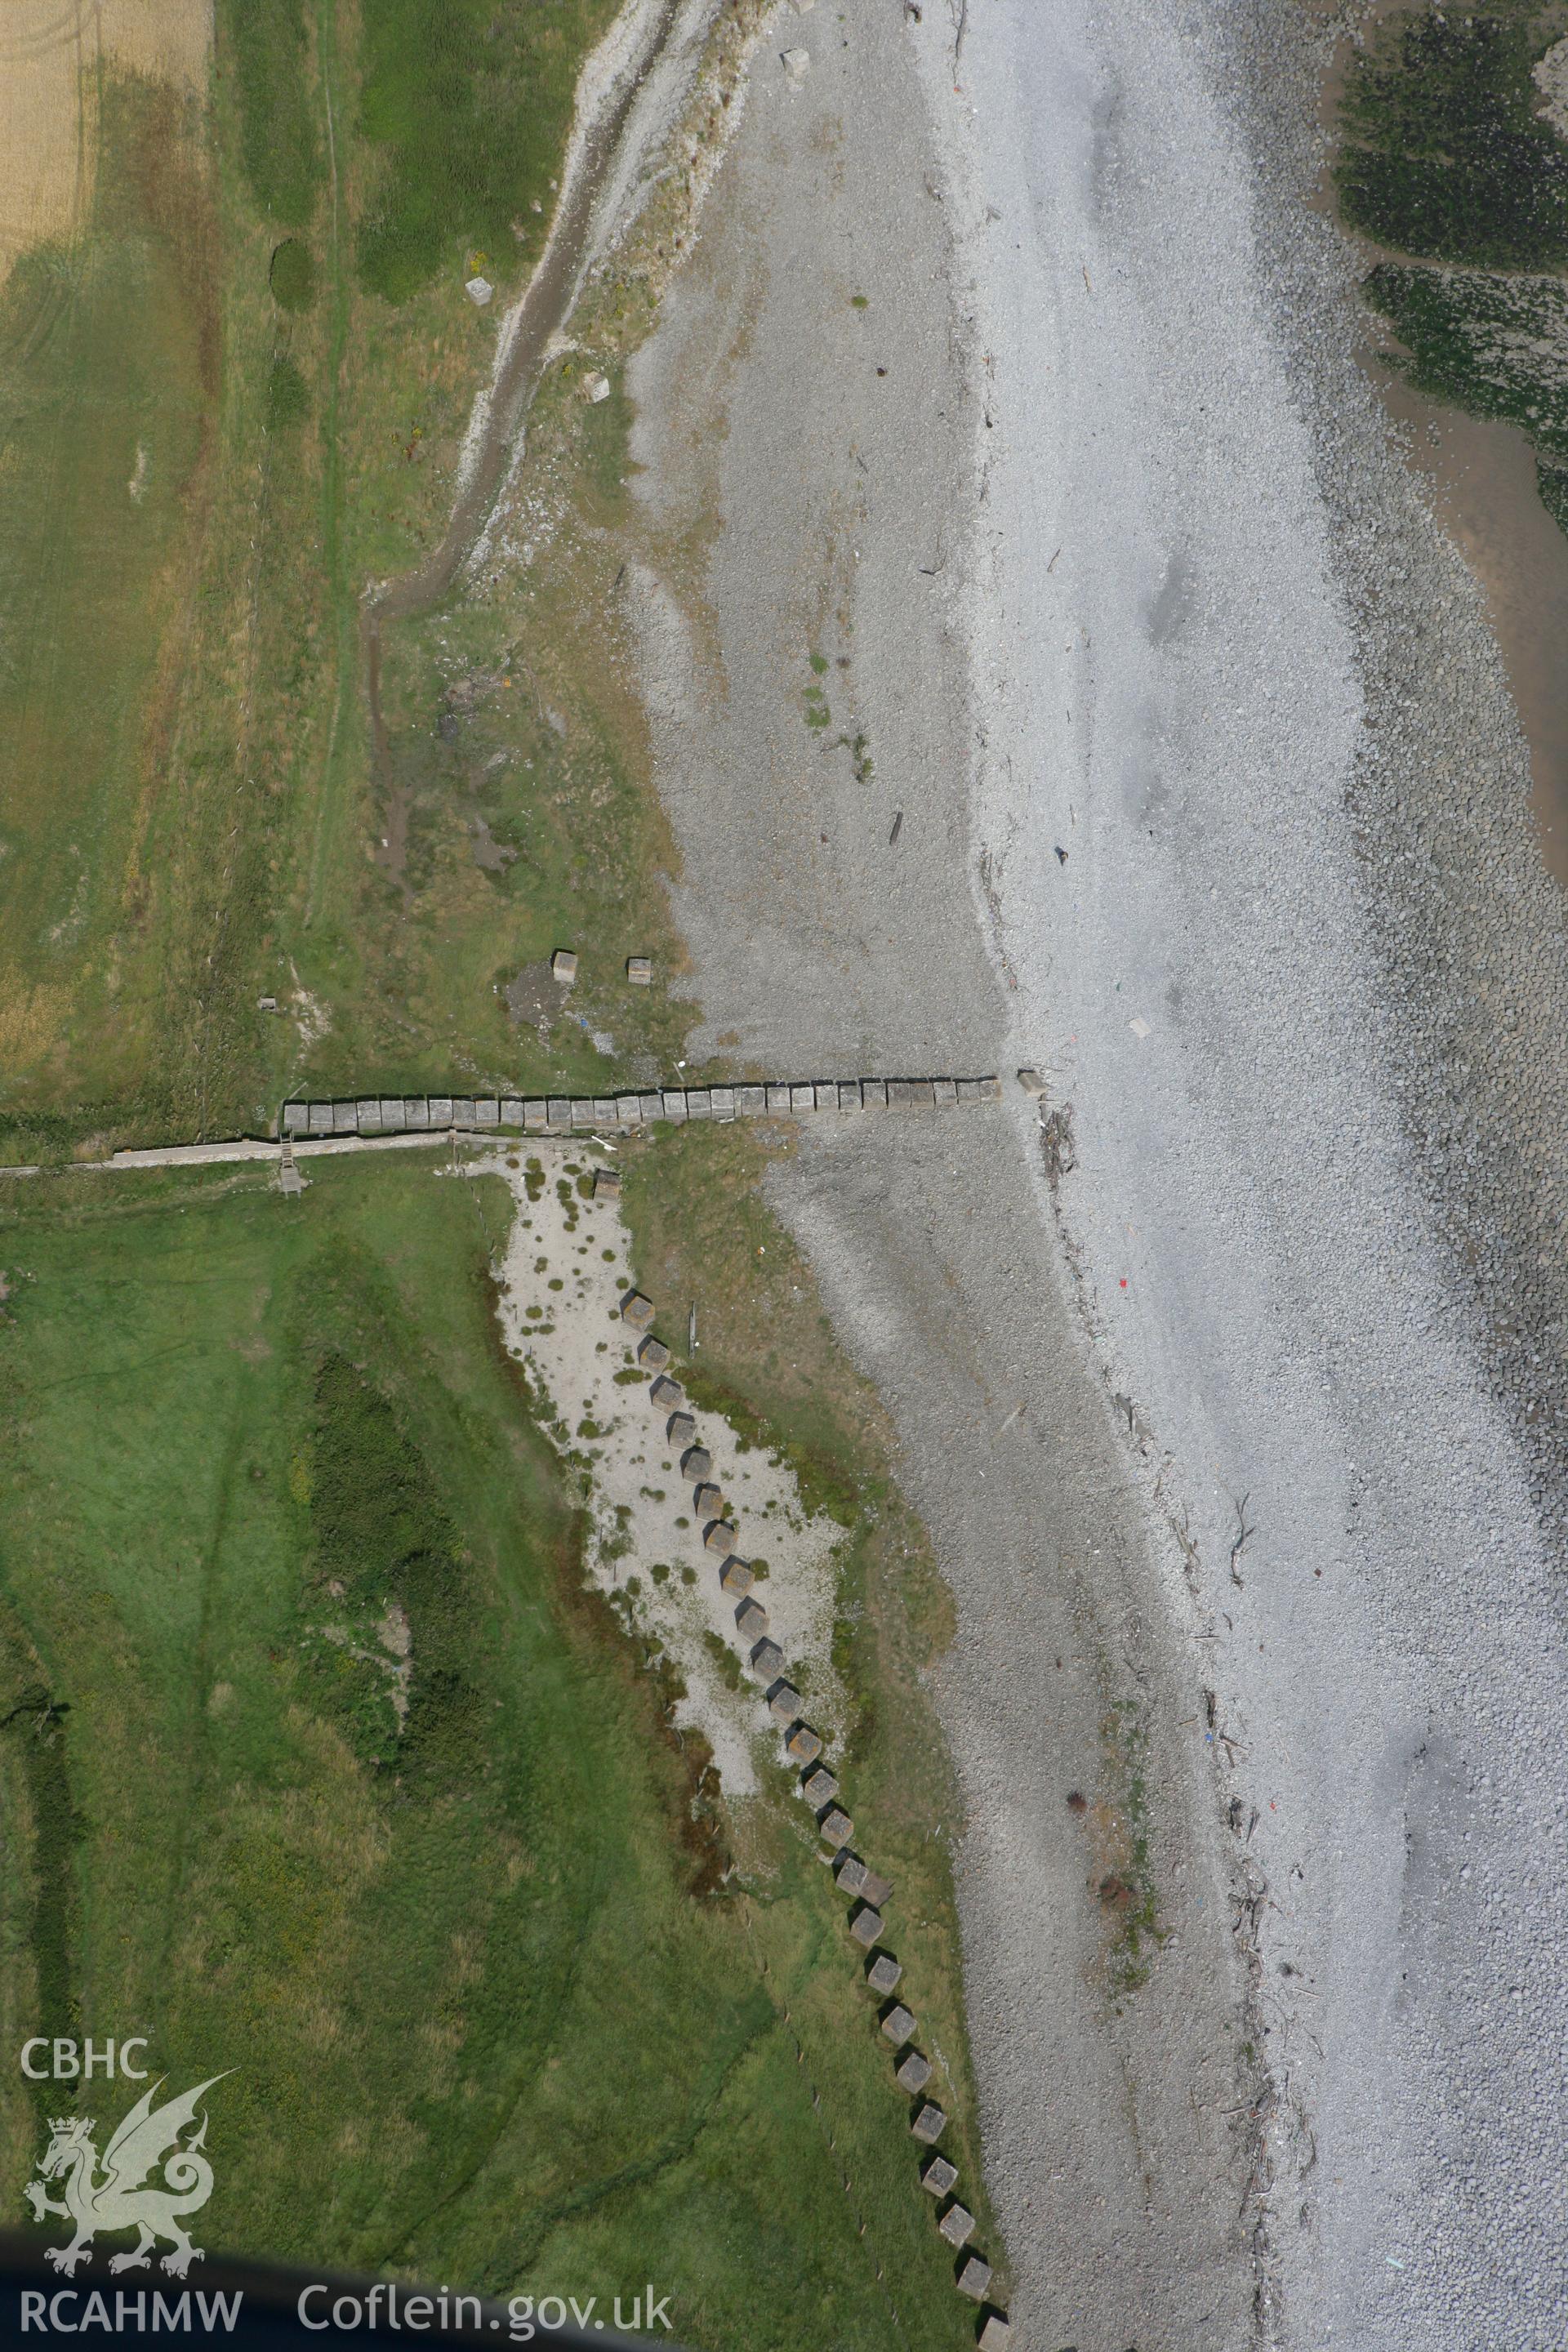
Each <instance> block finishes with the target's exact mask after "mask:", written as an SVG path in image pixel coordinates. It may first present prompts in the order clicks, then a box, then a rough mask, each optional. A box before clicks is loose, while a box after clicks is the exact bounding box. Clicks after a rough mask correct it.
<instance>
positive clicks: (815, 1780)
mask: <svg viewBox="0 0 1568 2352" xmlns="http://www.w3.org/2000/svg"><path fill="white" fill-rule="evenodd" d="M800 1793H801V1795H802V1796H803V1797H804V1798H805V1801H806V1803H807V1804H808V1805H810V1806H811V1807H812V1809H813V1811H816V1812H820V1811H821V1810H822V1808H823V1806H824V1805H830V1804H831V1803H832V1802H833V1800H834V1798H835V1797H836V1796H837V1794H838V1783H837V1780H835V1779H834V1777H833V1775H832V1773H831V1772H830V1771H829V1770H828V1769H827V1767H826V1764H814V1765H813V1766H812V1768H811V1769H810V1771H809V1772H808V1773H807V1774H806V1775H805V1779H804V1780H802V1782H801V1784H800Z"/></svg>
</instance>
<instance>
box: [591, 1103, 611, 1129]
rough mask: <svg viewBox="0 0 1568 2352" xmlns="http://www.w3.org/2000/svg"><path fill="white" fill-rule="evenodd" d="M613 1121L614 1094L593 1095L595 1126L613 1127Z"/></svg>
mask: <svg viewBox="0 0 1568 2352" xmlns="http://www.w3.org/2000/svg"><path fill="white" fill-rule="evenodd" d="M615 1123H616V1098H615V1097H614V1095H595V1097H594V1124H595V1127H614V1125H615Z"/></svg>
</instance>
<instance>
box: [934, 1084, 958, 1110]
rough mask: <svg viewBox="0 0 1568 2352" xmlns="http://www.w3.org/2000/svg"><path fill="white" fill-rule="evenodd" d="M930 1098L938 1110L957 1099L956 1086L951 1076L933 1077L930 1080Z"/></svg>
mask: <svg viewBox="0 0 1568 2352" xmlns="http://www.w3.org/2000/svg"><path fill="white" fill-rule="evenodd" d="M931 1100H932V1101H933V1102H934V1103H935V1105H936V1107H937V1108H938V1110H943V1109H945V1108H947V1107H948V1106H949V1105H950V1104H952V1103H955V1102H956V1101H957V1100H958V1088H957V1087H955V1086H954V1085H953V1083H952V1079H951V1078H933V1079H932V1080H931Z"/></svg>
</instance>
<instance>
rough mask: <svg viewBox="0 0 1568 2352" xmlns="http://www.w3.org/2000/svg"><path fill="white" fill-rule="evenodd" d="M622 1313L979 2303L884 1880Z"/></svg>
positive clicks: (664, 1384)
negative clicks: (833, 1887)
mask: <svg viewBox="0 0 1568 2352" xmlns="http://www.w3.org/2000/svg"><path fill="white" fill-rule="evenodd" d="M621 1314H622V1317H623V1318H624V1319H625V1321H626V1323H628V1324H629V1325H630V1326H631V1328H632V1329H633V1330H634V1331H636V1332H637V1333H638V1334H639V1335H640V1337H639V1339H638V1343H637V1362H638V1364H639V1365H640V1367H641V1368H642V1370H644V1371H646V1372H651V1373H653V1375H654V1380H653V1386H652V1388H651V1390H650V1391H649V1394H650V1398H651V1401H652V1402H653V1403H654V1404H656V1405H658V1407H659V1408H660V1409H661V1410H662V1411H664V1412H666V1413H667V1415H668V1418H667V1420H666V1423H665V1437H666V1441H667V1442H668V1444H670V1445H672V1446H673V1447H674V1448H675V1449H676V1450H677V1452H678V1453H679V1454H680V1467H681V1472H682V1475H683V1476H684V1477H685V1479H686V1480H687V1482H688V1483H689V1485H691V1486H693V1487H694V1489H695V1494H694V1498H693V1499H694V1506H695V1509H696V1513H697V1517H698V1519H699V1521H703V1520H706V1521H707V1522H708V1524H707V1525H706V1526H705V1527H704V1528H703V1535H702V1542H703V1548H704V1549H705V1550H706V1551H708V1552H710V1554H711V1555H713V1556H714V1558H716V1559H718V1561H719V1563H720V1568H719V1581H720V1583H721V1586H722V1587H723V1590H724V1591H725V1593H726V1595H727V1596H728V1597H729V1598H730V1599H731V1600H737V1601H738V1603H739V1605H738V1606H737V1608H736V1611H735V1630H736V1632H737V1633H739V1635H740V1636H741V1638H742V1641H743V1642H744V1643H745V1644H746V1648H747V1658H748V1663H749V1664H750V1666H751V1669H752V1674H753V1675H756V1677H757V1679H758V1680H759V1681H760V1682H761V1683H762V1684H763V1685H764V1695H765V1698H766V1703H767V1709H768V1713H769V1715H770V1716H771V1717H773V1721H774V1723H776V1724H777V1726H778V1727H779V1730H780V1731H781V1733H782V1734H783V1735H784V1754H785V1755H786V1756H787V1757H788V1759H789V1760H790V1763H791V1764H792V1765H793V1766H794V1767H795V1769H796V1772H797V1774H798V1784H797V1785H798V1788H799V1792H800V1795H801V1796H802V1798H803V1799H804V1800H805V1802H806V1803H807V1804H808V1805H809V1806H810V1807H811V1810H812V1811H813V1813H814V1814H815V1816H816V1826H817V1831H818V1833H819V1834H820V1836H821V1837H822V1839H823V1842H824V1843H825V1844H826V1845H828V1846H830V1847H831V1848H832V1849H833V1855H834V1860H833V1874H834V1878H835V1880H836V1882H837V1886H838V1890H839V1892H840V1894H842V1895H847V1896H848V1897H849V1900H850V1906H851V1907H850V1912H849V1933H850V1935H851V1936H852V1937H853V1938H854V1940H855V1941H856V1943H858V1945H859V1946H860V1948H861V1949H862V1951H863V1952H864V1953H865V1955H866V1961H865V1972H866V1981H867V1983H868V1985H869V1986H870V1988H871V1990H872V1991H873V1992H875V1993H877V1994H879V1996H880V1997H881V1998H882V2000H883V2007H882V2011H881V2013H880V2022H881V2029H882V2032H883V2033H884V2034H885V2035H886V2036H887V2038H888V2040H889V2042H892V2044H893V2046H894V2049H895V2050H896V2051H897V2052H898V2053H899V2054H898V2064H897V2067H896V2070H895V2071H896V2074H897V2076H898V2081H899V2084H900V2088H901V2089H903V2090H904V2091H906V2092H908V2094H909V2095H910V2098H911V2099H913V2100H914V2101H915V2102H916V2103H917V2104H916V2105H915V2109H914V2113H913V2115H912V2116H911V2118H910V2131H911V2133H912V2134H913V2136H914V2137H915V2138H916V2139H917V2140H919V2141H920V2142H921V2144H922V2145H923V2146H924V2147H927V2148H928V2149H930V2151H931V2153H930V2155H929V2156H928V2158H927V2160H926V2162H925V2164H924V2165H923V2166H922V2167H921V2188H922V2189H925V2190H926V2192H927V2194H928V2195H929V2196H931V2197H933V2198H934V2199H935V2200H936V2201H937V2207H938V2212H937V2229H938V2231H939V2232H940V2234H941V2235H942V2238H944V2239H945V2240H946V2242H947V2243H948V2244H949V2245H950V2246H951V2247H952V2249H953V2252H954V2253H955V2254H956V2255H957V2256H958V2261H957V2264H956V2267H955V2270H954V2280H955V2284H957V2286H958V2289H959V2292H960V2294H966V2295H968V2296H970V2297H971V2298H972V2300H973V2301H974V2302H975V2303H978V2304H981V2305H984V2303H985V2299H986V2296H987V2294H988V2293H989V2290H990V2286H991V2265H990V2263H988V2262H987V2261H986V2260H985V2257H984V2254H982V2253H980V2252H977V2251H975V2250H974V2249H973V2248H972V2247H971V2246H970V2244H969V2241H970V2239H971V2238H972V2237H973V2232H974V2215H973V2213H972V2212H971V2211H970V2210H969V2208H968V2207H967V2206H966V2205H965V2204H963V2201H962V2200H960V2199H959V2198H958V2197H957V2196H955V2195H954V2194H953V2191H954V2189H955V2188H956V2186H957V2181H958V2168H957V2166H956V2165H954V2164H952V2163H950V2162H949V2161H948V2159H947V2158H946V2157H944V2156H939V2155H938V2154H937V2152H936V2145H935V2144H936V2142H937V2141H938V2140H939V2139H940V2138H941V2137H942V2133H943V2132H944V2131H945V2130H946V2128H947V2116H946V2113H945V2111H944V2110H943V2109H942V2107H940V2106H939V2105H937V2104H936V2102H935V2101H934V2100H931V2099H928V2098H926V2097H925V2096H924V2092H925V2088H926V2085H927V2084H928V2083H929V2082H930V2081H931V2061H930V2060H929V2059H928V2058H927V2057H926V2056H925V2055H924V2054H923V2053H922V2052H921V2051H920V2050H918V2049H916V2048H915V2046H914V2034H915V2021H914V2018H913V2015H912V2014H911V2012H910V2011H909V2010H907V2009H906V2008H905V2007H904V2005H903V2003H902V2002H901V2001H898V2000H892V1999H891V1998H890V1997H889V1996H890V1995H891V1994H892V1993H893V1992H894V1990H895V1989H896V1988H897V1986H898V1984H899V1982H900V1979H901V1978H902V1976H903V1967H902V1964H901V1963H900V1961H899V1960H898V1959H897V1958H895V1957H894V1955H893V1954H892V1953H891V1952H889V1951H888V1950H886V1949H885V1948H883V1946H882V1943H881V1935H882V1929H883V1927H884V1926H885V1925H886V1921H885V1919H884V1916H883V1907H884V1906H885V1905H886V1904H887V1903H888V1901H889V1898H890V1896H891V1895H892V1892H893V1888H892V1882H891V1881H890V1880H889V1879H886V1878H882V1877H880V1876H879V1874H877V1873H876V1872H875V1871H873V1870H870V1869H868V1867H867V1865H866V1864H865V1863H864V1862H862V1861H861V1859H860V1857H859V1855H858V1853H853V1852H852V1851H851V1850H850V1845H849V1841H850V1839H851V1837H852V1836H853V1835H854V1832H855V1824H854V1822H853V1821H852V1820H851V1819H850V1817H849V1815H848V1814H847V1812H846V1811H845V1810H844V1808H843V1807H842V1806H841V1805H840V1804H839V1802H838V1795H839V1785H838V1780H837V1775H836V1774H835V1773H834V1772H833V1771H832V1770H831V1769H829V1766H828V1763H827V1761H826V1757H825V1753H824V1748H823V1742H822V1739H821V1738H820V1736H819V1735H818V1734H817V1733H816V1731H814V1730H813V1729H812V1727H811V1726H810V1725H809V1724H808V1723H806V1722H805V1720H804V1719H803V1716H802V1708H803V1706H804V1702H803V1700H802V1697H801V1695H800V1692H799V1691H798V1690H797V1689H796V1688H795V1685H794V1684H793V1683H792V1682H791V1681H790V1679H789V1675H788V1669H787V1661H786V1660H785V1657H784V1652H783V1650H782V1649H781V1648H780V1647H779V1645H778V1643H776V1642H775V1641H773V1639H772V1637H771V1636H770V1634H769V1633H768V1612H767V1610H766V1608H765V1607H764V1606H763V1602H762V1601H760V1599H759V1598H758V1597H757V1595H756V1593H755V1592H754V1591H753V1589H752V1588H753V1586H754V1584H755V1581H756V1580H755V1578H754V1577H753V1575H752V1569H751V1564H750V1562H749V1561H748V1560H745V1559H742V1558H741V1557H740V1556H739V1554H738V1553H737V1552H736V1550H735V1546H736V1545H737V1544H738V1543H739V1541H740V1529H739V1528H738V1527H736V1526H735V1524H734V1523H733V1521H732V1520H731V1518H730V1517H729V1506H728V1504H727V1502H726V1500H725V1497H724V1495H723V1493H722V1491H721V1489H720V1488H719V1487H717V1486H713V1485H712V1484H710V1480H711V1477H712V1474H713V1457H712V1455H711V1454H710V1452H709V1450H708V1448H707V1447H706V1446H704V1445H702V1444H700V1443H699V1442H698V1430H697V1423H696V1419H695V1417H694V1416H693V1415H692V1413H691V1412H689V1410H688V1409H687V1404H686V1395H685V1391H684V1390H683V1389H682V1387H681V1385H680V1382H679V1381H677V1380H675V1379H673V1378H672V1377H671V1375H670V1373H669V1372H668V1369H667V1367H668V1363H669V1349H668V1348H667V1347H666V1345H665V1343H664V1341H663V1340H662V1339H659V1338H658V1336H657V1335H656V1334H655V1332H654V1330H653V1328H652V1325H653V1321H654V1305H653V1301H652V1299H650V1298H648V1297H646V1296H645V1295H644V1294H643V1293H642V1292H641V1291H637V1290H634V1291H633V1292H632V1293H631V1294H630V1296H629V1297H626V1298H623V1300H622V1301H621ZM1011 2338H1012V2330H1011V2327H1010V2326H1009V2324H1008V2320H1007V2315H1006V2314H1005V2312H1002V2311H998V2310H996V2309H995V2308H994V2307H992V2308H988V2309H986V2310H984V2312H983V2315H982V2317H981V2321H980V2326H979V2333H978V2343H979V2347H980V2352H1007V2347H1008V2346H1009V2344H1010V2342H1011Z"/></svg>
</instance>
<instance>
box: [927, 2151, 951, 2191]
mask: <svg viewBox="0 0 1568 2352" xmlns="http://www.w3.org/2000/svg"><path fill="white" fill-rule="evenodd" d="M956 2179H958V2167H957V2165H956V2164H949V2162H948V2160H947V2158H946V2157H945V2156H933V2157H932V2158H931V2160H930V2162H929V2163H928V2164H925V2165H922V2166H921V2188H922V2189H924V2190H925V2191H926V2194H927V2195H928V2196H930V2197H945V2196H946V2195H947V2192H948V2190H949V2189H951V2188H952V2184H953V2182H954V2181H955V2180H956Z"/></svg>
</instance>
